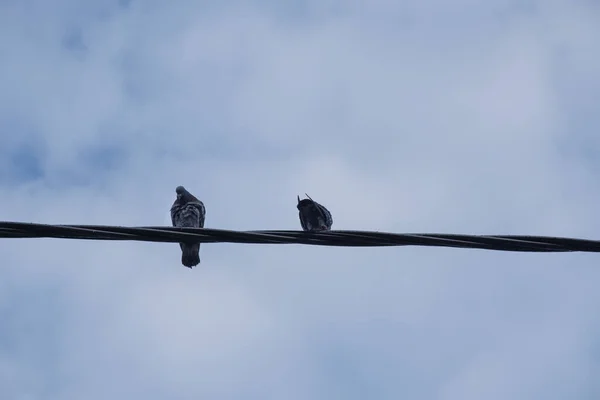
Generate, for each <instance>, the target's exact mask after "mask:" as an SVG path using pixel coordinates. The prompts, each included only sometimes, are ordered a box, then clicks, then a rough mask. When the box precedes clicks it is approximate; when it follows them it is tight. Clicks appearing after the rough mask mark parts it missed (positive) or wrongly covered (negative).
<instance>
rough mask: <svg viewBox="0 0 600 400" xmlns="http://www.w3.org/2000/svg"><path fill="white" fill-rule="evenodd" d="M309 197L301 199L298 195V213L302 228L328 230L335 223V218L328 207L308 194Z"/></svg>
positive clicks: (306, 229) (312, 230)
mask: <svg viewBox="0 0 600 400" xmlns="http://www.w3.org/2000/svg"><path fill="white" fill-rule="evenodd" d="M305 194H306V193H305ZM306 197H308V199H303V200H300V196H298V205H297V206H296V207H297V208H298V212H299V213H298V214H299V216H300V225H302V229H303V230H304V231H308V232H318V231H328V230H331V225H333V218H332V217H331V213H330V212H329V210H328V209H326V208H325V207H324V206H322V205H321V204H319V203H317V202H316V201H314V200H313V199H311V198H310V196H309V195H306Z"/></svg>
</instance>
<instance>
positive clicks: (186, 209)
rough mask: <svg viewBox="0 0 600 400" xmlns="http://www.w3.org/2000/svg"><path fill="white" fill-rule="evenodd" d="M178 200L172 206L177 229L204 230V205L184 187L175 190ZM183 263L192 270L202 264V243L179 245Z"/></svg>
mask: <svg viewBox="0 0 600 400" xmlns="http://www.w3.org/2000/svg"><path fill="white" fill-rule="evenodd" d="M175 193H177V199H176V200H175V202H173V206H171V222H173V226H175V227H185V228H204V217H205V215H206V209H205V208H204V203H202V202H201V201H200V200H198V199H197V198H196V197H195V196H194V195H193V194H191V193H190V192H188V191H187V190H186V189H185V188H184V187H183V186H177V188H176V189H175ZM179 247H181V263H182V264H183V265H184V266H186V267H188V268H192V267H195V266H196V265H198V264H200V243H179Z"/></svg>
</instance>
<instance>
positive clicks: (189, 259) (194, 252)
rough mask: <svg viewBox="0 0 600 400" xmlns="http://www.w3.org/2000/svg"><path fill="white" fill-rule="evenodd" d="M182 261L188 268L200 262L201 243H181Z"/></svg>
mask: <svg viewBox="0 0 600 400" xmlns="http://www.w3.org/2000/svg"><path fill="white" fill-rule="evenodd" d="M181 263H182V264H183V265H184V266H186V267H188V268H192V267H195V266H196V265H198V264H200V243H194V244H184V243H182V244H181Z"/></svg>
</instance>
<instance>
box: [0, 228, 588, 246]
mask: <svg viewBox="0 0 600 400" xmlns="http://www.w3.org/2000/svg"><path fill="white" fill-rule="evenodd" d="M0 238H60V239H82V240H132V241H142V242H167V243H178V242H188V243H193V242H201V243H245V244H307V245H316V246H347V247H383V246H431V247H458V248H468V249H484V250H498V251H519V252H572V251H580V252H595V253H598V252H600V241H597V240H584V239H573V238H563V237H550V236H525V235H492V236H489V235H458V234H439V233H427V234H398V233H387V232H371V231H326V232H319V233H309V232H302V231H285V230H284V231H281V230H256V231H231V230H224V229H210V228H174V227H167V226H164V227H163V226H142V227H126V226H105V225H46V224H35V223H25V222H1V221H0Z"/></svg>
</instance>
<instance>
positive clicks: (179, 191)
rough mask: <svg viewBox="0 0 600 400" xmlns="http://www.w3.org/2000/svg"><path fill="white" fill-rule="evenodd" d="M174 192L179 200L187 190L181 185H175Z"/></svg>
mask: <svg viewBox="0 0 600 400" xmlns="http://www.w3.org/2000/svg"><path fill="white" fill-rule="evenodd" d="M175 193H177V200H181V198H182V197H183V196H184V195H185V194H186V193H187V190H185V188H184V187H183V186H177V187H176V188H175Z"/></svg>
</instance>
